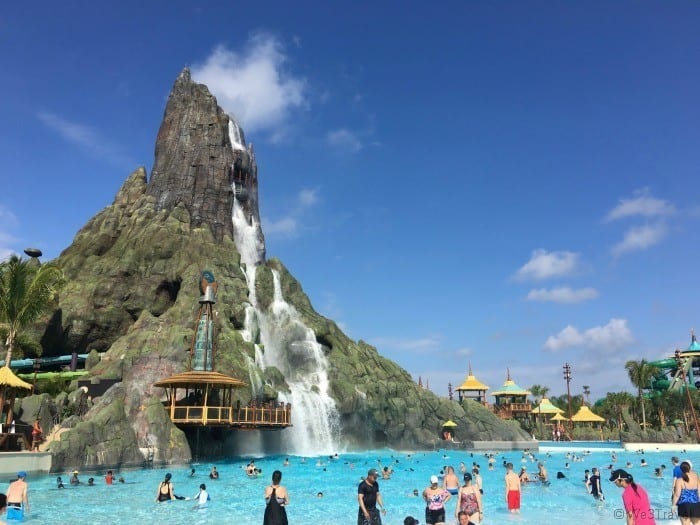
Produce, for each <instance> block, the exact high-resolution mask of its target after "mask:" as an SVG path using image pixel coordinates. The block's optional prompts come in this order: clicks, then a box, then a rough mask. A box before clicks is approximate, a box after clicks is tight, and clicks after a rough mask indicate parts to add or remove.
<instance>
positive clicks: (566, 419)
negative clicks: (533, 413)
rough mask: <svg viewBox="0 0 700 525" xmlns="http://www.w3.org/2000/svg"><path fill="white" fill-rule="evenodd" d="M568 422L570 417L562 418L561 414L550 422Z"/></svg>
mask: <svg viewBox="0 0 700 525" xmlns="http://www.w3.org/2000/svg"><path fill="white" fill-rule="evenodd" d="M568 420H569V418H568V417H565V416H562V415H561V414H557V415H555V416H554V417H553V418H552V419H550V421H568Z"/></svg>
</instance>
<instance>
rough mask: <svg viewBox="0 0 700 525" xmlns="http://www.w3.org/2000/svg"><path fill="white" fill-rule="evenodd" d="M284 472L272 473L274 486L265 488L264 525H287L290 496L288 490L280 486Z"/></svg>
mask: <svg viewBox="0 0 700 525" xmlns="http://www.w3.org/2000/svg"><path fill="white" fill-rule="evenodd" d="M281 481H282V472H280V471H279V470H275V471H274V472H273V473H272V484H271V485H270V486H268V487H265V501H266V502H267V506H266V507H265V519H264V521H263V525H287V510H286V509H285V507H286V506H287V505H289V494H288V493H287V489H286V488H284V487H283V486H282V485H280V482H281Z"/></svg>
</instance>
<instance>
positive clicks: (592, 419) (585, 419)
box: [571, 405, 605, 423]
mask: <svg viewBox="0 0 700 525" xmlns="http://www.w3.org/2000/svg"><path fill="white" fill-rule="evenodd" d="M571 421H573V422H574V423H604V422H605V418H604V417H600V416H599V415H598V414H594V413H593V412H592V411H591V409H590V408H588V407H587V406H586V405H583V406H582V407H581V408H579V409H578V412H576V413H575V414H574V415H573V416H571Z"/></svg>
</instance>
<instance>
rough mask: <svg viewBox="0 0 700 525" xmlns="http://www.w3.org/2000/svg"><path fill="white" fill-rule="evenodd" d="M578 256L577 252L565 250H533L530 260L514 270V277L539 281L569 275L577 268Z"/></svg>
mask: <svg viewBox="0 0 700 525" xmlns="http://www.w3.org/2000/svg"><path fill="white" fill-rule="evenodd" d="M579 256H580V255H579V254H578V253H574V252H567V251H559V252H547V251H546V250H542V249H539V250H535V251H533V252H532V256H531V257H530V260H529V261H528V262H527V263H525V264H524V265H523V266H522V267H521V268H520V269H519V270H518V271H517V272H516V274H515V278H516V279H518V280H526V279H532V280H536V281H541V280H544V279H549V278H551V277H564V276H567V275H571V274H573V273H574V272H576V271H577V270H578V266H579Z"/></svg>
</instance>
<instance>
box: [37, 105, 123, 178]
mask: <svg viewBox="0 0 700 525" xmlns="http://www.w3.org/2000/svg"><path fill="white" fill-rule="evenodd" d="M36 116H37V118H38V119H39V120H40V121H41V122H43V123H44V125H45V126H46V127H48V128H50V129H52V130H53V131H55V132H57V133H58V134H59V136H60V137H61V138H62V139H63V140H65V141H67V142H70V143H71V144H74V145H76V146H78V148H80V149H81V150H82V151H83V152H84V153H85V154H87V155H90V156H91V157H97V158H103V159H106V160H107V161H109V162H110V163H111V164H114V165H116V166H119V167H123V166H127V167H133V166H134V164H135V163H134V162H132V161H131V159H129V158H128V156H127V155H126V154H125V153H124V151H123V148H122V147H121V146H119V145H118V144H116V143H113V142H111V141H110V140H108V139H107V138H105V137H104V136H102V134H101V133H100V132H99V131H98V130H97V129H95V128H93V127H90V126H87V125H85V124H79V123H77V122H71V121H69V120H66V119H64V118H62V117H59V116H58V115H55V114H54V113H49V112H46V111H42V112H39V113H37V115H36Z"/></svg>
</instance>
